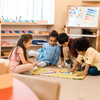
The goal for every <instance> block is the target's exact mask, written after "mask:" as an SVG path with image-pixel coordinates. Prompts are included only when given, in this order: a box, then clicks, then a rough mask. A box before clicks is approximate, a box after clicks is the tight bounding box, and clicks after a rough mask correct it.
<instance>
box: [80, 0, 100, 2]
mask: <svg viewBox="0 0 100 100" xmlns="http://www.w3.org/2000/svg"><path fill="white" fill-rule="evenodd" d="M82 1H87V2H100V0H82Z"/></svg>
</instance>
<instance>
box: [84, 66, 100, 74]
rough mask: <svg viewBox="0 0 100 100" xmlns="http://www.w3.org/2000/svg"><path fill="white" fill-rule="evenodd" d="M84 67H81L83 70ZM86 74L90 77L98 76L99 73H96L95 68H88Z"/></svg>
mask: <svg viewBox="0 0 100 100" xmlns="http://www.w3.org/2000/svg"><path fill="white" fill-rule="evenodd" d="M85 67H86V66H84V67H83V70H84V69H85ZM88 74H89V75H92V76H96V75H100V71H98V69H97V67H94V66H90V67H89V69H88Z"/></svg>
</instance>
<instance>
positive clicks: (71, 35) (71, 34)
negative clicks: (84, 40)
mask: <svg viewBox="0 0 100 100" xmlns="http://www.w3.org/2000/svg"><path fill="white" fill-rule="evenodd" d="M67 35H68V36H75V37H77V36H80V37H97V35H81V34H80V35H75V34H67Z"/></svg>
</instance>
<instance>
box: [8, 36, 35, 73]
mask: <svg viewBox="0 0 100 100" xmlns="http://www.w3.org/2000/svg"><path fill="white" fill-rule="evenodd" d="M32 39H33V38H32V35H31V34H23V35H21V37H20V38H19V40H18V42H17V45H16V46H15V47H14V48H13V49H12V50H11V52H10V54H9V57H8V58H9V60H10V61H11V65H10V71H11V72H13V73H23V72H26V73H27V74H28V73H29V74H32V73H33V67H34V66H35V65H36V63H35V62H33V61H31V60H29V59H28V58H27V56H26V49H29V48H30V46H31V43H32Z"/></svg>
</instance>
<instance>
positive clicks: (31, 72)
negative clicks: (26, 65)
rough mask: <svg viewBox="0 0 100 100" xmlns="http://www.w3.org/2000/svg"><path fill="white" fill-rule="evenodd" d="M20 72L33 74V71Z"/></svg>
mask: <svg viewBox="0 0 100 100" xmlns="http://www.w3.org/2000/svg"><path fill="white" fill-rule="evenodd" d="M22 74H25V75H33V71H26V72H23V73H22Z"/></svg>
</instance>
